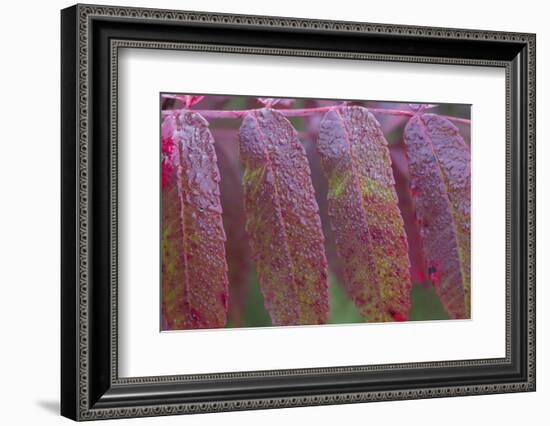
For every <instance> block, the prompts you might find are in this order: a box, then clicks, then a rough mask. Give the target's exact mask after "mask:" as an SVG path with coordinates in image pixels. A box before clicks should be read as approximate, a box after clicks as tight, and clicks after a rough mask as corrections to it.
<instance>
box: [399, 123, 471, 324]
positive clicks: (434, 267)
mask: <svg viewBox="0 0 550 426" xmlns="http://www.w3.org/2000/svg"><path fill="white" fill-rule="evenodd" d="M404 140H405V143H406V146H407V155H408V158H409V169H410V174H411V192H412V193H413V196H414V197H415V205H416V216H417V220H418V222H419V225H420V232H421V236H422V241H423V247H424V250H425V257H426V262H427V263H426V265H425V269H426V272H427V275H428V277H429V278H430V280H431V281H432V284H433V286H434V288H435V290H436V292H437V294H438V295H439V297H440V299H441V303H442V304H443V306H444V308H445V310H446V311H447V312H448V314H449V315H450V316H451V317H452V318H469V317H470V185H471V184H470V150H469V147H468V145H467V144H466V143H465V142H464V139H463V138H462V136H461V135H460V133H459V131H458V129H457V128H456V126H455V125H454V124H452V123H451V122H450V121H449V120H447V119H446V118H443V117H440V116H438V115H435V114H416V115H414V116H413V117H411V119H410V120H409V122H408V123H407V125H406V127H405V133H404Z"/></svg>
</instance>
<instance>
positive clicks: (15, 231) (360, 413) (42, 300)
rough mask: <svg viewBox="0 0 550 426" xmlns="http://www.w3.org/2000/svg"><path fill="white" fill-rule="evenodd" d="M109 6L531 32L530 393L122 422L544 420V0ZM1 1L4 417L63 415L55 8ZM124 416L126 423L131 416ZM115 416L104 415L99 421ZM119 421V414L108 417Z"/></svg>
mask: <svg viewBox="0 0 550 426" xmlns="http://www.w3.org/2000/svg"><path fill="white" fill-rule="evenodd" d="M103 3H104V4H123V5H128V6H130V5H131V6H143V7H162V8H173V9H188V10H204V11H219V12H232V13H246V14H265V15H279V16H296V17H305V18H325V19H338V20H356V21H369V22H381V23H399V24H412V25H428V26H444V27H462V28H475V29H492V30H505V31H526V32H535V33H537V55H538V57H537V67H538V70H537V80H538V81H537V97H538V102H537V107H538V108H537V109H538V118H539V119H538V126H537V132H538V137H537V140H538V150H537V151H538V152H537V154H538V155H537V160H538V176H537V179H538V181H537V182H538V185H537V187H538V191H537V192H538V194H537V195H538V203H537V204H538V206H537V207H538V211H537V213H538V214H537V216H538V219H539V221H538V230H537V236H538V238H537V243H538V250H537V251H538V281H537V282H538V292H537V301H538V303H537V305H538V308H537V315H538V324H537V325H538V330H537V334H538V344H537V351H538V370H537V378H538V386H537V392H536V393H530V394H509V395H493V396H481V397H463V398H453V399H438V400H422V401H404V402H386V403H375V404H360V405H347V406H327V407H318V408H294V409H285V410H270V411H257V412H239V413H225V414H209V415H202V416H187V417H184V418H182V417H170V418H155V419H136V420H121V421H119V422H121V423H120V424H122V423H124V424H133V425H139V424H159V425H161V424H165V425H168V424H182V423H184V424H186V425H213V424H220V423H223V424H226V425H237V424H238V425H241V426H243V425H253V424H264V425H271V424H273V425H275V424H277V425H280V424H300V423H307V422H312V421H313V422H315V424H327V425H330V424H342V423H345V422H360V423H369V424H372V425H378V424H407V425H432V424H433V425H440V424H445V425H448V426H451V425H461V426H463V425H465V424H475V423H478V422H479V421H483V422H484V423H490V424H495V425H517V424H524V423H528V422H531V423H534V424H547V422H548V420H547V418H548V417H550V415H549V414H548V413H549V411H548V404H549V401H550V367H549V366H548V365H549V364H548V359H549V356H550V352H549V342H550V338H549V337H548V336H549V335H550V313H549V312H550V310H549V309H547V307H548V306H550V297H549V296H550V292H549V290H548V288H547V287H546V285H547V284H548V280H549V279H550V262H549V261H548V259H550V248H549V244H550V238H549V237H550V235H549V226H548V218H549V217H550V201H549V198H550V197H549V192H548V189H547V188H548V187H549V186H550V168H549V167H547V165H546V161H547V160H548V159H550V148H549V147H548V144H546V143H545V142H547V141H548V139H549V136H550V135H549V131H548V129H547V128H546V127H545V124H546V120H544V117H548V116H549V115H550V96H549V93H548V76H549V75H550V28H549V27H548V21H547V16H548V15H547V13H545V10H544V5H545V3H544V2H541V1H535V0H525V1H522V2H517V1H514V2H512V1H508V0H500V1H498V2H497V1H490V2H481V1H479V0H475V1H470V0H462V1H461V2H452V3H451V2H447V3H444V2H440V1H422V0H419V1H414V2H412V1H407V0H393V1H391V2H359V1H356V0H355V1H354V0H339V1H337V2H321V1H316V2H308V3H306V2H298V1H295V0H294V1H291V0H278V1H277V2H260V1H255V2H254V1H250V0H249V1H245V0H232V1H223V0H189V1H176V0H161V1H153V0H148V1H143V0H133V1H128V0H119V1H115V2H111V1H108V0H105V1H103ZM70 4H71V3H70V2H67V1H61V0H52V1H48V2H38V1H21V2H15V1H12V2H6V3H4V4H3V7H2V18H3V19H2V25H1V26H0V32H1V38H0V40H1V41H0V43H1V46H2V50H1V52H2V69H1V71H0V73H1V76H2V78H0V108H1V114H0V117H1V120H0V123H1V124H0V134H1V136H0V141H1V142H0V151H1V154H0V177H1V179H0V190H1V196H2V199H3V200H4V202H3V203H2V206H1V208H0V218H1V220H0V259H1V261H0V292H1V293H0V318H1V321H0V324H2V328H1V336H2V343H1V345H0V348H1V349H0V360H1V362H0V394H1V399H0V400H1V401H2V404H1V405H2V409H1V412H0V416H1V418H2V423H3V424H6V425H16V424H30V425H32V424H36V425H43V426H44V425H50V424H52V425H53V424H68V423H69V421H68V420H66V419H64V418H61V417H59V416H58V409H59V408H58V406H59V397H58V395H59V331H58V330H59V264H60V260H59V226H60V224H59V80H60V79H59V61H60V59H59V10H60V9H61V8H64V7H66V6H69V5H70ZM128 422H131V423H128ZM107 423H109V424H110V423H113V421H108V422H106V423H102V424H107ZM113 424H115V423H113Z"/></svg>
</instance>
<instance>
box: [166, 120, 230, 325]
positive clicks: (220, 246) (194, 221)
mask: <svg viewBox="0 0 550 426" xmlns="http://www.w3.org/2000/svg"><path fill="white" fill-rule="evenodd" d="M166 119H167V120H168V119H169V118H166ZM163 124H164V123H163ZM170 124H172V125H169V124H167V125H166V126H164V125H163V128H162V130H163V131H165V128H166V131H169V129H172V134H166V135H163V140H164V136H166V139H167V140H168V139H169V140H170V141H171V145H172V148H171V150H170V155H169V157H168V161H169V164H170V167H169V168H168V173H170V176H168V178H167V185H165V186H164V188H163V190H162V248H161V250H162V316H163V321H162V324H163V326H164V327H165V328H166V329H168V330H180V329H195V328H214V327H223V326H224V325H225V322H226V312H227V291H228V289H227V265H226V261H225V249H224V241H225V234H224V230H223V226H222V209H221V205H220V192H219V186H218V183H219V180H220V175H219V171H218V167H217V165H216V153H215V151H214V145H213V142H214V139H213V138H212V134H211V133H210V130H209V129H208V122H207V121H206V120H205V119H204V118H203V117H202V116H200V115H199V114H197V113H193V112H184V113H182V114H180V115H179V117H178V118H177V120H176V122H175V123H170ZM173 124H175V126H173Z"/></svg>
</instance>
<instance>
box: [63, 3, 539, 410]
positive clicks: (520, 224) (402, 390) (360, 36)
mask: <svg viewBox="0 0 550 426" xmlns="http://www.w3.org/2000/svg"><path fill="white" fill-rule="evenodd" d="M61 30H62V31H61V51H62V75H61V80H62V93H61V100H62V120H61V127H62V129H61V134H62V140H61V160H62V161H61V162H62V170H61V193H62V216H61V221H62V235H61V241H62V253H61V254H62V282H61V321H62V327H61V338H62V341H61V345H62V348H61V349H62V350H61V355H62V356H61V370H62V374H61V385H62V386H61V413H62V415H64V416H66V417H69V418H71V419H74V420H93V419H105V418H122V417H141V416H160V415H170V414H188V413H206V412H217V411H230V410H247V409H263V408H277V407H295V406H310V405H323V404H345V403H356V402H370V401H383V400H400V399H416V398H436V397H445V396H463V395H478V394H491V393H504V392H523V391H534V390H535V44H536V38H535V35H534V34H523V33H509V32H494V31H479V30H464V29H449V28H431V27H413V26H402V25H386V24H369V23H359V22H336V21H322V20H307V19H296V18H281V17H269V16H244V15H230V14H217V13H204V12H188V11H171V10H156V9H140V8H128V7H107V6H96V5H75V6H72V7H70V8H67V9H64V10H63V11H62V12H61ZM122 48H135V49H161V50H192V51H196V52H223V53H238V54H247V53H253V54H260V55H276V56H277V55H278V56H300V57H314V58H327V59H328V58H330V59H352V60H359V61H360V60H363V61H388V62H398V63H426V64H449V65H464V66H470V65H475V66H486V67H497V68H502V69H504V70H505V74H506V89H505V90H506V93H505V98H506V141H505V144H506V165H505V169H506V212H505V215H506V229H505V230H504V229H503V233H504V232H505V234H506V236H505V238H506V262H505V264H506V272H505V276H506V283H505V286H506V333H505V334H506V341H505V342H503V344H504V345H505V348H506V349H505V356H504V357H502V358H483V359H463V360H456V361H449V360H445V361H433V362H431V361H430V362H411V363H398V364H395V363H393V364H392V363H383V364H375V365H354V366H326V367H323V368H305V369H302V368H301V369H280V370H262V371H247V372H219V373H211V374H187V375H169V376H148V377H119V373H118V368H119V356H118V338H119V332H118V316H117V315H118V310H117V307H118V303H119V300H118V292H117V289H118V287H117V285H118V269H117V262H118V258H119V256H120V253H119V251H118V239H117V235H118V226H119V218H118V214H117V212H118V207H117V206H118V202H119V191H120V188H119V186H118V169H117V164H118V145H117V123H118V122H117V118H118V113H119V111H118V103H117V101H118V98H117V93H118V85H119V83H120V78H121V77H120V76H119V75H118V53H119V50H120V49H122ZM503 214H504V212H503ZM488 255H490V254H488ZM182 338H183V335H182Z"/></svg>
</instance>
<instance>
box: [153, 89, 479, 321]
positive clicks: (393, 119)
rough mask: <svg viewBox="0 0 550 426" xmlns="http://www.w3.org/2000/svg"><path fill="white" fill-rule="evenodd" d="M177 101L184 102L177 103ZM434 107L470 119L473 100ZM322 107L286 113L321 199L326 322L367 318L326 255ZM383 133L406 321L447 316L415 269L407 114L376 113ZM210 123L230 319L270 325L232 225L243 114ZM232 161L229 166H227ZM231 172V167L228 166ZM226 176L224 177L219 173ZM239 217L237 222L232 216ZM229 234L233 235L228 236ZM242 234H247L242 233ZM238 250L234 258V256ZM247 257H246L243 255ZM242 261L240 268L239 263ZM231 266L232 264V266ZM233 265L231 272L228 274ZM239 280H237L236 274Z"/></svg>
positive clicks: (285, 103) (233, 99)
mask: <svg viewBox="0 0 550 426" xmlns="http://www.w3.org/2000/svg"><path fill="white" fill-rule="evenodd" d="M342 102H344V101H343V100H319V99H286V98H285V99H282V100H281V101H279V103H277V104H276V105H275V106H274V108H275V109H289V108H315V107H321V106H330V105H338V104H341V103H342ZM346 103H347V104H348V105H361V106H364V107H366V108H384V109H392V110H407V111H412V110H414V109H415V108H417V107H418V105H421V104H419V103H398V102H382V101H355V100H352V101H350V100H346ZM161 107H162V109H173V108H178V104H177V101H175V100H173V99H165V100H163V103H162V105H161ZM179 107H181V106H179ZM261 107H262V104H261V103H260V101H259V100H258V98H257V97H253V96H229V95H228V96H205V98H204V99H203V100H202V101H201V102H200V103H199V104H197V105H195V106H194V107H193V108H192V109H193V110H243V109H252V108H261ZM426 112H431V113H435V114H441V115H449V116H454V117H460V118H466V119H470V105H464V104H435V105H433V106H432V107H431V108H430V109H429V110H428V111H426ZM322 116H323V113H318V114H315V115H312V116H306V117H289V120H290V122H291V123H292V125H293V126H294V128H295V129H296V130H297V132H298V134H299V137H300V139H301V141H302V142H303V144H304V148H305V150H306V153H307V156H308V160H309V162H310V168H311V171H312V181H313V185H314V188H315V191H316V198H317V201H318V204H319V209H320V216H321V221H322V224H323V232H324V234H325V239H326V240H327V246H326V252H327V258H328V260H329V303H330V313H329V323H330V324H350V323H361V322H365V319H364V318H363V317H362V316H361V315H360V314H359V311H358V310H357V308H356V307H355V305H354V303H353V302H352V301H351V299H350V298H349V297H348V296H347V295H346V292H345V290H344V287H343V286H342V283H341V282H340V281H339V280H338V278H337V276H338V275H340V276H341V273H340V274H338V271H336V270H335V269H334V267H333V265H332V264H331V263H333V262H331V257H334V256H335V252H334V247H330V245H331V244H332V245H333V241H331V240H332V236H331V230H330V226H329V224H328V217H327V214H326V205H325V199H326V183H324V182H323V180H324V178H323V177H322V174H321V173H320V170H319V169H320V167H319V160H318V158H317V156H316V149H315V143H316V138H317V132H318V125H319V121H320V120H321V118H322ZM375 116H376V118H377V119H378V121H379V122H380V125H381V127H382V130H383V132H384V135H385V137H386V139H387V141H388V144H389V148H390V153H391V156H392V162H393V164H392V168H393V170H394V176H395V178H396V191H397V195H398V198H399V208H400V209H401V212H402V216H403V219H404V222H405V227H406V231H407V238H408V241H409V258H410V259H411V276H412V278H413V286H412V289H411V310H410V314H409V320H410V321H423V320H445V319H448V318H449V317H448V315H447V313H446V312H445V311H444V309H443V307H442V305H441V303H440V301H439V299H438V297H437V295H436V294H435V291H434V289H433V287H432V284H431V282H430V281H429V280H428V279H427V278H426V274H425V271H422V270H415V268H417V269H418V268H419V266H418V264H419V262H420V263H421V259H422V258H421V256H420V253H419V251H421V247H419V241H417V240H418V239H419V238H418V235H415V232H416V231H415V226H416V224H415V223H414V222H415V218H414V211H413V207H411V206H410V205H409V204H410V202H409V201H408V200H409V199H410V195H409V194H408V192H409V176H408V168H407V164H406V158H405V156H404V145H403V140H402V135H403V129H404V127H405V124H406V123H407V120H408V118H409V117H407V116H399V115H389V114H376V113H375ZM208 121H209V123H210V129H211V131H212V133H213V135H214V139H215V141H216V152H217V154H218V165H219V167H220V174H221V178H222V182H221V184H220V191H221V198H222V208H223V211H224V213H223V215H224V227H225V228H226V234H227V239H228V241H227V243H226V252H227V257H228V265H229V269H230V271H229V272H230V281H233V282H230V298H229V319H228V322H227V325H226V326H227V327H262V326H270V325H271V320H270V317H269V314H268V313H267V311H266V309H265V307H264V302H263V297H262V294H261V290H260V286H259V283H258V281H257V277H256V273H255V271H254V264H253V260H252V258H251V255H250V252H249V250H248V249H247V248H246V249H245V250H243V247H242V241H241V240H242V239H243V235H244V234H243V230H242V229H235V228H239V227H243V226H244V220H243V217H244V209H243V198H242V188H240V183H239V179H238V178H239V175H240V174H242V170H241V169H240V163H239V159H238V129H239V127H240V124H241V120H240V119H221V118H212V119H209V120H208ZM456 125H457V127H458V129H459V131H460V133H461V134H462V136H463V138H464V140H465V141H466V142H467V143H468V144H470V126H469V125H467V124H456ZM230 169H233V170H230ZM233 172H235V173H233ZM230 174H232V175H233V176H237V179H233V181H231V182H230V181H229V180H230V179H229V178H230V176H229V175H230ZM224 179H225V181H224ZM236 221H239V222H240V223H238V224H236V223H234V222H236ZM231 239H235V240H236V239H238V241H233V240H231ZM244 239H246V238H244ZM232 256H233V257H235V256H238V257H239V258H238V259H235V258H233V259H231V257H232ZM243 256H244V257H247V258H246V259H243ZM237 268H239V269H240V271H236V269H237ZM232 269H233V271H232ZM232 272H233V274H232ZM236 281H239V282H236Z"/></svg>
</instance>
